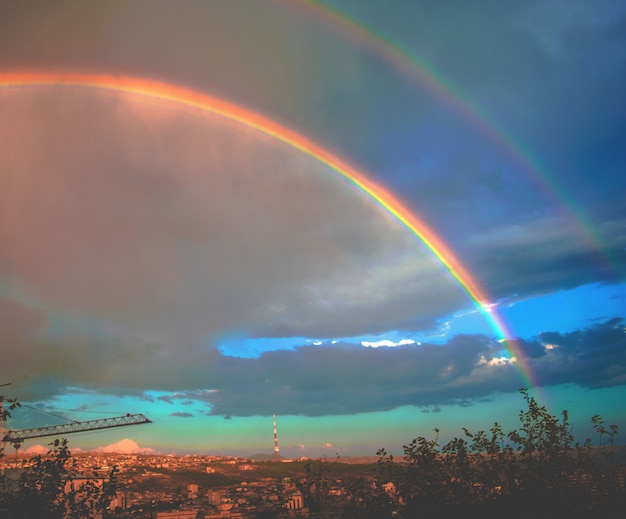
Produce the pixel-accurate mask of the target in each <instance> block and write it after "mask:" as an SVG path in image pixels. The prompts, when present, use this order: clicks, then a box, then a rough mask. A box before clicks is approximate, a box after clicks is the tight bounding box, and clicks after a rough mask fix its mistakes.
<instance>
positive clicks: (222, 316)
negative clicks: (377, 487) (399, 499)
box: [0, 0, 626, 457]
mask: <svg viewBox="0 0 626 519" xmlns="http://www.w3.org/2000/svg"><path fill="white" fill-rule="evenodd" d="M624 91H626V4H625V3H624V2H620V1H612V0H599V1H597V2H593V3H590V2H586V1H583V0H574V1H572V2H568V3H567V5H566V4H564V3H563V2H560V1H557V0H542V1H539V0H529V1H526V2H513V1H493V0H479V1H475V2H471V3H470V2H464V1H461V0H450V1H448V2H440V1H438V0H436V1H435V0H415V1H411V2H406V1H400V0H391V1H387V2H378V1H374V0H368V1H364V0H358V1H357V0H335V1H325V2H313V1H301V0H289V1H288V0H267V1H263V2H252V1H244V0H241V1H235V2H229V1H220V0H212V1H206V2H197V1H194V2H192V1H180V2H176V3H175V4H174V3H172V2H166V1H158V0H152V1H141V0H137V1H132V2H126V1H94V2H88V3H87V2H75V1H57V2H54V3H50V2H45V1H40V2H37V1H31V0H25V1H21V2H10V1H7V0H0V186H2V187H1V189H0V345H1V346H0V347H1V348H2V349H1V361H0V384H5V383H9V382H10V383H11V385H10V386H5V387H3V388H2V391H3V394H4V395H5V396H6V397H17V398H19V400H20V401H21V402H22V403H23V404H24V406H23V407H22V408H21V409H19V410H16V411H15V412H14V413H13V417H12V419H11V420H10V421H9V422H8V423H7V427H8V428H9V429H24V428H30V427H40V426H45V425H56V424H58V423H65V422H70V421H85V420H93V419H97V418H102V417H105V416H118V415H122V414H126V413H143V414H145V415H146V416H147V417H148V418H150V419H151V420H152V422H153V423H152V424H148V425H141V426H134V427H127V428H120V429H113V430H103V431H97V432H88V433H86V432H84V433H80V434H73V435H71V438H68V439H69V440H70V447H73V448H75V449H82V450H89V449H97V448H99V449H105V450H107V449H108V450H111V448H112V447H111V446H125V447H124V448H128V446H129V445H130V446H131V447H130V448H131V449H138V450H143V451H145V452H160V453H189V452H194V453H204V454H222V453H223V454H234V455H251V454H254V453H257V452H264V453H271V452H272V448H273V421H272V415H273V414H276V415H277V424H278V437H279V444H280V451H281V454H282V455H283V456H285V457H299V456H307V457H317V456H323V455H326V456H335V455H340V456H355V455H371V456H373V455H374V454H375V453H376V451H377V449H379V448H381V447H385V448H386V449H387V450H388V451H390V452H393V453H401V451H402V449H401V446H402V445H405V444H407V443H409V442H410V441H411V440H412V439H413V438H415V437H416V436H420V435H424V436H429V437H430V436H432V435H433V428H435V427H437V428H439V429H440V430H441V433H440V434H441V439H442V441H445V440H446V439H449V438H452V437H454V436H458V435H460V434H462V431H461V427H467V428H469V429H470V430H474V431H477V430H480V429H486V428H489V427H490V426H491V425H492V424H493V422H494V421H498V422H500V423H502V424H503V425H504V426H505V428H507V430H511V429H513V428H515V427H516V426H517V425H518V423H517V411H518V410H519V409H522V408H523V400H522V398H521V395H520V394H519V392H518V390H519V389H520V388H522V387H528V388H530V390H531V394H532V395H533V396H535V397H536V398H537V399H538V401H539V402H540V403H541V404H542V405H545V406H546V407H547V408H548V409H549V410H550V411H551V412H552V413H554V414H559V413H560V412H561V410H563V409H568V410H569V412H570V417H571V419H572V422H573V424H574V434H575V435H576V436H577V437H578V438H579V439H584V438H586V437H587V436H590V435H591V433H592V431H591V428H590V417H591V416H592V415H594V414H601V415H602V416H603V417H604V419H605V420H606V422H607V423H615V424H617V425H618V426H619V427H620V428H621V430H622V436H621V437H618V439H617V441H618V442H620V443H624V442H625V441H626V440H624V438H626V436H624V434H626V409H625V408H624V406H623V402H624V401H625V399H626V328H625V322H624V319H625V318H626V198H625V197H624V193H625V192H626V171H625V170H626V123H625V121H626V97H625V96H624V95H623V92H624ZM45 441H46V440H45V439H40V440H36V441H35V440H33V441H31V442H30V443H27V444H25V447H31V448H34V447H33V445H34V444H40V443H45ZM120 448H121V447H120Z"/></svg>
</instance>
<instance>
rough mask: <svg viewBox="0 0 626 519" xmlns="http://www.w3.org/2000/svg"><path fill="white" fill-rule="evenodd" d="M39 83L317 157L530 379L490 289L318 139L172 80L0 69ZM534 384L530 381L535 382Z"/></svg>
mask: <svg viewBox="0 0 626 519" xmlns="http://www.w3.org/2000/svg"><path fill="white" fill-rule="evenodd" d="M41 86H50V87H56V86H64V87H77V88H92V89H101V90H106V91H112V92H118V93H126V94H134V95H138V96H141V97H145V98H146V99H150V100H154V101H166V102H171V103H174V104H178V105H181V106H184V107H188V108H193V109H198V110H201V111H204V112H207V113H211V114H215V115H218V116H220V117H223V118H225V119H227V120H230V121H233V122H236V123H238V124H241V125H242V126H243V127H246V128H250V129H253V130H255V131H258V132H260V133H261V134H264V135H266V136H269V137H272V138H274V139H276V140H278V141H280V142H282V143H285V144H287V145H288V146H290V147H292V148H293V149H295V150H298V151H300V152H302V153H304V154H306V155H308V156H310V157H312V158H314V159H316V160H318V161H319V162H321V163H322V164H324V165H326V166H327V167H328V168H330V169H331V170H332V171H335V172H336V173H337V174H338V175H340V176H341V177H343V178H344V179H345V180H347V181H348V182H350V183H351V184H353V185H354V186H355V187H357V188H358V189H360V190H361V191H363V192H364V193H365V194H367V196H369V197H370V198H371V199H372V200H374V201H375V202H376V203H377V204H379V205H380V206H381V207H383V208H384V209H385V210H386V211H387V212H388V213H389V214H391V215H393V216H394V218H396V219H397V220H398V221H399V222H400V223H401V224H402V225H404V227H406V229H408V230H409V231H410V232H411V233H412V234H413V235H414V236H416V237H417V238H418V240H419V241H420V242H421V243H422V244H423V245H424V246H425V247H426V249H427V250H428V251H429V253H430V254H432V256H434V257H435V258H436V260H437V261H439V262H440V263H441V264H442V265H443V266H444V267H445V268H446V270H447V271H448V272H449V273H450V275H451V276H452V277H453V278H454V280H455V281H456V283H457V284H458V285H459V286H460V287H461V289H462V290H463V292H464V293H465V294H466V295H467V297H468V298H469V300H470V301H471V303H472V305H473V306H474V307H475V308H476V309H477V311H479V312H480V313H481V314H482V315H483V316H484V317H485V320H486V322H487V323H488V324H489V326H490V328H491V330H492V331H493V333H494V335H495V337H496V339H498V340H499V341H500V342H501V343H502V344H503V345H504V346H505V348H506V349H507V350H508V351H509V353H510V354H511V355H512V356H513V357H515V359H516V365H517V367H518V369H519V370H520V372H521V375H522V378H523V379H524V381H525V382H528V383H531V382H532V378H531V377H530V370H529V369H528V367H527V365H526V360H525V356H524V354H523V352H522V351H521V349H520V348H519V345H518V342H517V341H516V340H515V339H514V338H513V336H512V334H511V333H510V332H509V331H508V329H507V326H506V325H505V323H504V321H503V319H502V317H501V316H500V315H499V314H498V312H497V311H496V309H495V308H494V305H492V304H491V303H490V301H489V297H488V296H487V294H486V292H485V291H484V290H483V289H482V288H481V287H480V285H479V283H478V282H477V281H476V280H475V279H474V277H473V276H472V275H471V274H470V273H469V271H468V270H467V269H466V268H465V267H464V265H463V264H462V263H461V262H460V261H459V259H458V258H457V257H456V256H455V255H454V253H453V252H452V250H451V249H450V248H449V247H448V246H447V245H446V244H445V243H444V242H443V240H442V239H441V238H440V237H439V236H438V235H437V234H436V233H435V232H434V231H433V230H432V229H431V228H430V227H429V226H428V225H427V224H426V223H425V222H424V221H423V220H422V219H420V218H418V216H417V215H416V214H415V213H413V212H412V211H410V210H409V209H408V208H407V207H406V206H405V205H404V204H403V203H402V202H400V200H399V199H398V198H397V197H396V196H394V195H393V194H392V193H391V192H390V191H389V190H388V189H387V188H385V187H384V186H382V185H380V184H379V183H375V182H373V181H372V180H370V179H369V178H368V175H366V174H365V173H363V172H361V171H359V170H357V169H356V168H355V167H353V166H351V165H350V164H348V163H347V162H346V161H344V160H343V159H340V158H339V157H337V156H336V155H334V154H333V153H331V152H329V151H327V150H326V149H324V148H323V147H321V146H320V145H319V144H317V143H315V142H313V141H311V140H309V139H308V138H306V137H304V136H302V135H300V134H299V133H296V132H295V131H293V130H290V129H289V128H286V127H284V126H282V125H280V124H278V123H276V122H275V121H273V120H271V119H268V118H266V117H264V116H263V115H261V114H259V113H256V112H254V111H251V110H247V109H245V108H243V107H241V106H238V105H235V104H232V103H229V102H228V101H225V100H223V99H219V98H217V97H213V96H210V95H207V94H205V93H202V92H199V91H196V90H191V89H188V88H184V87H180V86H176V85H173V84H169V83H164V82H160V81H154V80H150V79H145V78H139V77H130V76H115V75H107V74H97V73H82V72H49V71H45V72H43V71H42V72H37V71H34V72H26V71H19V72H12V73H11V72H9V73H6V72H5V73H0V92H1V91H2V90H4V91H5V92H6V91H7V89H16V90H18V92H19V91H21V90H22V89H23V88H28V87H41ZM533 385H534V384H531V387H532V386H533Z"/></svg>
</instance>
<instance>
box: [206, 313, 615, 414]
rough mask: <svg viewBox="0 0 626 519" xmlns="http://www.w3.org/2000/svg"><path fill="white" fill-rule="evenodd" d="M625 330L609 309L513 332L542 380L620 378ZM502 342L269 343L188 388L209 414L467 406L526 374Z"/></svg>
mask: <svg viewBox="0 0 626 519" xmlns="http://www.w3.org/2000/svg"><path fill="white" fill-rule="evenodd" d="M625 331H626V330H625V328H624V325H623V320H622V319H618V318H616V319H613V320H610V321H608V322H606V323H603V324H598V325H595V326H593V327H590V328H587V329H583V330H578V331H576V332H572V333H568V334H560V333H557V332H551V333H544V334H541V335H540V336H539V337H537V338H533V339H528V340H520V341H519V342H518V348H519V349H520V350H521V351H523V352H524V356H525V357H526V360H525V362H524V364H525V365H526V364H527V365H528V366H529V370H530V372H531V373H532V375H531V376H532V378H533V379H536V380H539V381H540V382H541V383H542V384H545V385H550V384H566V383H572V384H578V385H580V386H582V387H586V388H591V389H593V388H599V387H609V386H614V385H620V384H623V383H624V381H625V380H626V353H624V352H625V351H626V333H625ZM501 348H502V346H501V344H499V343H494V342H491V341H489V340H487V339H486V338H485V337H482V336H457V337H455V338H454V339H453V340H451V341H450V342H448V343H447V344H445V345H430V344H423V345H411V346H401V347H396V348H377V349H372V348H363V347H361V346H354V345H347V344H344V345H339V346H334V347H321V346H305V347H301V348H297V349H296V350H295V351H276V352H268V353H265V354H263V355H262V356H261V357H260V358H258V359H243V358H235V357H225V356H220V357H219V359H217V361H216V362H215V364H213V366H212V367H211V368H207V369H206V371H205V375H206V380H207V381H210V383H211V387H212V388H213V389H214V390H215V391H212V392H210V393H205V394H204V395H203V396H196V397H195V398H198V399H201V400H204V401H206V402H207V403H209V404H210V405H211V406H212V409H211V414H214V415H225V416H251V415H262V414H265V415H267V414H272V413H273V412H277V413H280V414H294V415H306V416H320V415H328V414H352V413H358V412H369V411H383V410H389V409H394V408H396V407H399V406H403V405H411V406H418V407H424V408H425V409H426V410H428V411H431V412H435V411H436V410H437V409H438V407H439V406H441V405H444V404H453V405H460V406H469V405H472V403H473V402H474V401H476V399H479V400H480V399H484V398H489V395H490V394H491V393H493V392H496V391H501V392H510V391H515V390H517V389H519V388H520V387H521V386H522V385H524V384H527V382H525V381H524V379H523V378H521V377H520V374H519V371H518V368H516V367H514V366H513V365H511V364H510V363H507V362H504V361H503V360H502V357H501V356H502V352H501ZM459 395H462V397H460V396H459Z"/></svg>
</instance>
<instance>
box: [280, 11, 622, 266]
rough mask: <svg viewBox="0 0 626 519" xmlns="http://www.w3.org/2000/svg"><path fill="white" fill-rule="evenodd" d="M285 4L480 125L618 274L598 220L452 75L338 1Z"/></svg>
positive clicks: (603, 260)
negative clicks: (456, 83) (597, 229)
mask: <svg viewBox="0 0 626 519" xmlns="http://www.w3.org/2000/svg"><path fill="white" fill-rule="evenodd" d="M285 6H286V7H289V8H300V9H302V10H306V11H308V12H309V13H311V14H312V15H313V16H317V17H318V18H319V19H321V20H322V22H323V23H325V24H326V25H327V26H331V27H334V28H335V30H336V31H337V33H338V34H339V35H341V36H342V37H344V38H346V39H348V40H349V41H350V42H352V43H353V44H354V45H355V46H358V47H360V48H363V49H365V50H367V51H368V52H370V53H371V54H373V55H375V56H378V57H379V58H380V59H382V60H383V61H385V62H387V63H388V64H389V65H391V67H393V68H394V69H395V70H397V71H399V72H400V73H402V74H403V75H404V76H405V77H406V78H408V79H409V80H410V81H412V82H415V83H416V84H417V85H419V86H420V87H422V88H424V89H425V90H426V91H428V92H430V93H431V94H432V95H434V96H435V97H436V98H437V99H439V100H440V101H441V102H442V103H443V105H444V106H447V107H448V109H450V110H451V111H453V112H454V113H456V114H457V115H459V116H460V117H461V118H462V119H463V120H465V121H466V122H467V123H468V124H469V125H470V126H471V127H472V128H474V129H476V130H478V131H479V132H480V133H481V134H482V135H483V137H484V138H485V139H486V140H487V141H489V142H491V144H493V145H494V147H495V148H496V149H497V150H498V151H499V153H501V154H502V155H503V156H506V157H508V160H509V161H510V163H511V164H513V165H515V167H516V168H517V169H518V170H519V171H520V172H524V173H525V175H526V176H527V177H528V178H529V179H530V180H531V181H532V182H533V183H534V184H535V185H536V186H537V187H538V188H539V190H540V191H541V192H542V193H543V194H544V196H545V197H546V198H547V199H548V200H549V201H550V202H551V203H552V204H553V205H554V206H555V207H559V208H560V209H561V212H562V214H563V215H564V216H565V217H566V218H567V219H568V220H569V221H570V222H571V223H572V225H573V226H574V228H575V229H576V230H577V232H578V233H579V235H580V236H581V237H582V238H583V239H584V241H585V242H586V244H587V245H588V246H589V248H590V250H591V251H593V254H595V256H596V260H597V261H598V263H599V264H600V266H601V268H603V270H605V271H606V272H607V273H608V274H609V275H613V276H615V275H616V271H615V268H614V267H613V266H612V265H611V262H610V259H609V256H608V254H607V252H606V250H605V247H604V246H603V245H602V243H601V241H600V239H598V237H597V232H595V231H594V230H593V227H592V225H591V224H590V223H589V222H587V220H586V218H585V216H584V215H583V214H581V213H580V211H579V210H578V209H577V207H578V204H577V203H576V201H575V200H571V199H569V197H568V195H567V190H566V189H564V188H563V187H562V186H560V185H558V184H557V183H556V181H555V180H554V179H553V178H551V177H552V176H551V175H550V174H549V172H548V171H547V170H546V169H545V167H544V166H542V165H541V164H540V161H539V159H538V158H537V157H535V156H533V153H532V152H531V151H530V150H529V149H527V147H525V146H524V145H523V144H522V143H521V142H519V140H516V139H514V138H513V137H512V136H511V135H509V134H508V133H507V132H506V131H504V130H503V129H502V128H501V127H499V125H498V124H497V123H496V122H495V121H494V120H493V119H492V118H490V117H489V116H488V115H487V114H486V113H485V111H484V110H483V109H481V108H480V107H479V106H478V105H477V104H476V103H473V102H472V101H471V100H470V99H468V98H467V96H465V95H463V93H462V92H460V90H459V89H458V88H457V87H456V86H454V84H453V83H452V82H451V81H450V80H448V79H447V78H445V77H444V76H443V75H441V74H440V73H439V72H438V71H437V70H436V69H435V68H434V67H433V66H432V65H430V64H429V63H428V62H427V61H426V60H425V59H423V58H421V57H419V56H417V55H416V54H415V53H412V52H410V51H409V50H408V49H406V48H405V47H403V46H402V45H401V44H400V43H399V42H398V41H396V40H394V39H392V38H390V37H389V36H388V35H386V34H384V33H382V32H381V31H378V30H376V29H374V28H373V27H371V26H368V25H367V24H365V23H363V22H362V21H358V20H356V19H355V18H354V17H351V16H349V15H347V14H346V13H345V12H342V11H340V10H339V9H338V8H337V7H336V6H330V5H327V4H325V3H324V2H320V1H315V0H298V1H296V2H285Z"/></svg>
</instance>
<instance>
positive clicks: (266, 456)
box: [250, 452, 274, 461]
mask: <svg viewBox="0 0 626 519" xmlns="http://www.w3.org/2000/svg"><path fill="white" fill-rule="evenodd" d="M250 459H251V460H252V461H272V460H273V459H274V455H273V454H264V453H262V452H258V453H256V454H255V455H254V456H250Z"/></svg>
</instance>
